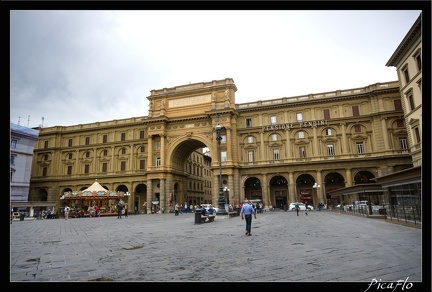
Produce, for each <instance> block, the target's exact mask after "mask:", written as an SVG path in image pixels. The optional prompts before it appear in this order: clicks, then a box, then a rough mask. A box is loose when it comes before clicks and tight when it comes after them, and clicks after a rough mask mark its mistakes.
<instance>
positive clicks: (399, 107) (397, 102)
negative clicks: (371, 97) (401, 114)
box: [393, 99, 402, 111]
mask: <svg viewBox="0 0 432 292" xmlns="http://www.w3.org/2000/svg"><path fill="white" fill-rule="evenodd" d="M393 102H394V107H395V110H396V111H401V110H402V102H401V100H400V99H395V100H394V101H393Z"/></svg>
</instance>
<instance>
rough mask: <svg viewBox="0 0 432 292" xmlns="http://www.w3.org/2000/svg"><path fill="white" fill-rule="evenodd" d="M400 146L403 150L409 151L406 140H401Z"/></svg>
mask: <svg viewBox="0 0 432 292" xmlns="http://www.w3.org/2000/svg"><path fill="white" fill-rule="evenodd" d="M399 141H400V146H401V149H402V150H408V142H407V139H406V138H400V140H399Z"/></svg>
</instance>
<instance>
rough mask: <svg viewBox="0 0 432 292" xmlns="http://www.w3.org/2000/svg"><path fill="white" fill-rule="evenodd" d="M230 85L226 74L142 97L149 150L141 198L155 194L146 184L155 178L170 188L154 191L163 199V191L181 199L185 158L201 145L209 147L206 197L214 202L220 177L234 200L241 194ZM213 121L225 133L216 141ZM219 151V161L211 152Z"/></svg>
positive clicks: (232, 94)
mask: <svg viewBox="0 0 432 292" xmlns="http://www.w3.org/2000/svg"><path fill="white" fill-rule="evenodd" d="M236 91H237V87H236V86H235V84H234V80H233V79H231V78H226V79H224V80H217V81H216V80H214V81H211V82H203V83H195V84H190V85H182V86H178V87H173V88H164V89H160V90H152V91H151V95H150V96H148V97H147V98H148V100H149V101H150V105H149V115H148V118H147V119H144V120H143V122H144V124H146V125H147V139H148V149H149V153H152V154H149V157H148V162H147V167H148V173H147V200H149V201H154V200H155V199H156V198H154V192H153V191H152V190H153V189H154V187H153V185H152V184H153V182H155V181H158V182H159V183H160V186H159V187H158V189H162V190H172V192H171V191H169V192H165V193H160V196H161V197H160V198H157V199H158V200H160V201H161V202H168V201H169V200H170V198H167V197H166V196H172V194H173V193H175V194H176V201H180V202H185V201H186V202H187V198H184V197H183V196H184V194H186V191H185V190H186V187H187V186H186V185H185V184H186V181H187V178H188V171H187V170H186V169H185V168H184V167H185V160H186V159H187V158H188V157H189V156H190V155H191V154H192V152H194V151H196V150H197V149H202V148H208V149H209V153H211V170H212V172H213V173H212V176H211V177H212V180H213V181H212V184H211V187H212V202H213V203H214V204H216V202H218V197H219V189H220V186H221V185H222V181H223V182H224V184H223V187H224V188H228V189H230V190H231V191H230V194H231V196H232V198H233V201H234V202H239V201H240V200H241V197H243V198H244V194H243V196H242V194H241V193H240V178H239V165H238V152H237V145H238V142H237V125H236V124H237V118H238V114H237V111H236V107H235V92H236ZM217 127H221V128H222V129H223V133H222V134H223V135H224V137H225V139H223V142H222V143H220V144H219V143H218V140H217V135H218V134H217V131H216V129H217ZM220 152H223V153H226V157H225V156H224V158H223V161H221V159H222V158H221V157H220V155H217V154H220ZM155 160H156V161H155ZM221 179H222V181H221ZM164 196H165V197H164Z"/></svg>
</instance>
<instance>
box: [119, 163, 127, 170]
mask: <svg viewBox="0 0 432 292" xmlns="http://www.w3.org/2000/svg"><path fill="white" fill-rule="evenodd" d="M120 170H121V171H125V170H126V161H121V162H120Z"/></svg>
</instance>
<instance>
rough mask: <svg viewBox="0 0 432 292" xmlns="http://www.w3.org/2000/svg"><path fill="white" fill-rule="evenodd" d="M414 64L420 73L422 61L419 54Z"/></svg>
mask: <svg viewBox="0 0 432 292" xmlns="http://www.w3.org/2000/svg"><path fill="white" fill-rule="evenodd" d="M415 60H416V64H417V70H418V71H421V69H422V60H421V54H420V52H419V53H418V54H417V55H416V56H415Z"/></svg>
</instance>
